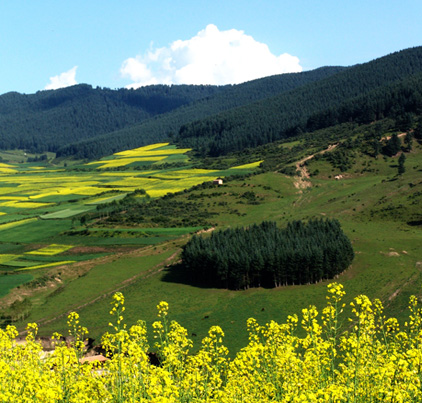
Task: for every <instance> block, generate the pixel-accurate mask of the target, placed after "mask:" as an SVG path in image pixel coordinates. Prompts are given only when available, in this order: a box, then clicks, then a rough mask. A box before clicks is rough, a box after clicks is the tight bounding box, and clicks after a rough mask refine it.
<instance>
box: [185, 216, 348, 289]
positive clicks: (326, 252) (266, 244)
mask: <svg viewBox="0 0 422 403" xmlns="http://www.w3.org/2000/svg"><path fill="white" fill-rule="evenodd" d="M353 258H354V252H353V248H352V245H351V242H350V240H349V239H348V238H347V236H346V235H345V234H344V233H343V231H342V229H341V226H340V223H339V222H338V221H337V220H335V219H314V220H310V221H308V222H302V221H292V222H290V223H288V224H287V226H286V227H285V228H278V227H277V225H276V223H275V222H269V221H265V222H263V223H261V224H259V225H258V224H254V225H251V226H249V227H247V228H235V229H231V228H229V229H226V230H224V231H215V232H213V233H212V235H211V236H210V237H203V236H197V235H195V236H193V237H192V238H191V240H190V241H189V242H188V243H187V244H186V245H185V246H184V247H183V251H182V265H183V267H184V268H185V270H186V271H187V272H188V273H189V275H190V276H192V278H193V279H194V280H195V281H197V282H199V283H200V284H202V285H206V286H210V287H223V288H228V289H246V288H249V287H260V286H262V287H278V286H282V285H291V284H309V283H316V282H318V281H320V280H323V279H329V278H333V277H334V276H335V275H337V274H339V273H341V272H343V271H344V270H345V269H347V267H348V266H349V265H350V264H351V262H352V260H353Z"/></svg>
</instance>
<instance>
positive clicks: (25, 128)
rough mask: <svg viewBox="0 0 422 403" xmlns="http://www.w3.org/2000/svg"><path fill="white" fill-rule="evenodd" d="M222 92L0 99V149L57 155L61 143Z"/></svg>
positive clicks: (77, 89) (181, 88)
mask: <svg viewBox="0 0 422 403" xmlns="http://www.w3.org/2000/svg"><path fill="white" fill-rule="evenodd" d="M223 89H224V87H217V86H208V85H199V86H194V85H178V86H167V85H154V86H148V87H143V88H140V89H137V90H127V89H119V90H110V89H107V88H103V89H102V88H96V89H94V88H92V87H91V86H90V85H86V84H81V85H75V86H71V87H67V88H62V89H58V90H51V91H39V92H37V93H36V94H31V95H25V94H19V93H16V92H10V93H7V94H4V95H2V96H0V149H13V148H20V149H27V150H29V151H32V152H42V151H57V149H58V148H59V147H61V146H63V145H65V144H69V143H72V142H76V141H80V140H82V139H86V138H90V137H93V136H97V135H99V134H104V133H109V132H112V131H115V130H119V129H122V128H124V127H127V126H130V125H133V124H136V123H139V122H142V121H144V120H146V119H149V118H151V117H154V116H156V115H159V114H162V113H166V112H169V111H171V110H174V109H176V108H179V107H180V106H182V105H186V104H189V103H191V102H193V101H196V100H198V99H202V98H206V97H209V96H211V95H214V94H216V93H218V92H220V91H222V90H223Z"/></svg>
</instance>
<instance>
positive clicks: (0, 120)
mask: <svg viewBox="0 0 422 403" xmlns="http://www.w3.org/2000/svg"><path fill="white" fill-rule="evenodd" d="M421 94H422V47H417V48H411V49H407V50H403V51H400V52H396V53H393V54H391V55H388V56H385V57H382V58H379V59H376V60H373V61H371V62H368V63H364V64H360V65H355V66H352V67H347V68H344V67H324V68H320V69H316V70H313V71H308V72H303V73H291V74H282V75H277V76H272V77H267V78H263V79H258V80H254V81H250V82H247V83H243V84H239V85H226V86H222V87H218V86H203V85H202V86H193V85H180V86H179V85H177V86H176V85H174V86H165V85H156V86H149V87H143V88H140V89H138V90H127V89H120V90H110V89H101V88H96V89H94V88H92V87H91V86H89V85H77V86H73V87H68V88H64V89H60V90H55V91H40V92H38V93H36V94H32V95H23V94H18V93H8V94H4V95H2V96H0V149H11V148H20V149H26V150H29V151H32V152H44V151H53V152H56V153H57V156H58V157H60V156H63V157H67V156H73V157H76V158H88V159H93V158H99V157H102V156H104V155H109V154H112V153H114V152H117V151H121V150H123V149H130V148H135V147H139V146H142V145H146V144H150V143H154V142H159V141H163V140H166V139H169V138H170V139H172V141H173V142H176V143H178V144H179V145H180V146H183V147H191V148H194V149H196V150H197V151H198V152H199V153H200V154H202V155H210V156H218V155H224V154H227V153H229V152H233V151H239V150H243V149H245V148H252V147H256V146H259V145H262V144H267V143H270V142H273V141H276V140H280V139H284V138H287V137H290V136H293V135H296V134H298V133H302V132H312V131H314V130H316V129H321V128H325V127H329V126H332V125H335V124H337V123H344V122H350V121H353V122H357V123H367V122H371V121H374V120H377V119H381V118H383V117H393V118H394V119H396V120H398V121H401V122H403V127H405V126H406V122H409V121H410V120H411V117H412V114H414V113H418V112H420V110H421V109H422V95H421Z"/></svg>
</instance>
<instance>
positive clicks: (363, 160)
mask: <svg viewBox="0 0 422 403" xmlns="http://www.w3.org/2000/svg"><path fill="white" fill-rule="evenodd" d="M297 145H298V142H292V143H288V144H287V145H286V146H288V147H293V146H297ZM150 147H151V148H150ZM154 150H155V151H156V152H155V153H154ZM169 151H171V152H172V154H169V157H172V158H173V157H174V156H178V158H179V159H180V160H183V161H185V163H186V167H180V166H179V165H178V166H177V167H174V168H172V167H171V165H164V162H163V161H165V158H161V157H163V154H159V153H164V152H169ZM177 151H178V150H176V149H175V148H174V147H171V146H168V145H156V147H155V148H154V147H153V146H149V147H148V148H147V149H144V150H140V149H137V150H128V151H127V152H122V153H118V154H116V155H114V156H110V157H108V158H104V159H103V160H101V161H98V162H95V163H90V164H89V165H87V166H83V165H82V166H79V169H80V170H79V171H75V172H73V173H72V172H71V171H67V172H66V171H64V170H62V172H60V173H58V172H50V173H43V171H42V170H38V171H37V173H33V174H31V175H41V176H44V177H47V176H48V175H54V176H55V177H57V176H58V175H60V174H62V175H63V177H64V178H66V179H64V180H63V184H65V183H67V184H70V183H75V182H78V186H77V188H78V189H80V188H83V191H80V192H81V193H84V194H83V195H82V194H79V195H78V194H76V193H75V195H74V196H73V194H71V193H68V194H66V201H65V200H64V199H61V200H60V201H57V202H54V195H53V194H52V190H51V189H50V190H47V189H41V188H40V189H39V195H42V197H41V196H40V197H39V195H37V194H32V196H31V198H30V200H37V201H40V202H41V201H43V202H46V203H50V205H48V206H45V205H43V206H39V207H36V208H28V207H26V208H22V210H20V211H19V213H17V212H16V213H12V212H10V209H13V208H15V209H17V208H18V207H11V206H7V208H8V209H9V210H7V211H6V210H4V212H5V214H3V215H2V216H0V218H5V217H7V216H8V215H9V214H10V215H11V217H13V220H11V221H10V224H11V226H10V227H9V228H8V227H5V228H4V229H1V226H0V242H1V243H0V271H2V272H3V273H4V275H3V276H2V277H0V279H1V280H2V279H6V278H7V281H8V283H6V282H4V283H2V288H1V289H0V292H3V295H4V297H3V300H4V301H8V300H7V298H11V297H12V296H14V295H17V294H14V292H13V289H14V287H17V286H19V287H20V289H25V290H28V289H31V290H32V291H33V293H32V294H29V297H28V298H30V300H31V307H30V309H29V310H28V311H27V312H26V315H25V317H24V319H20V318H17V319H16V322H15V323H16V324H17V325H18V327H19V328H20V329H23V328H24V326H25V324H26V323H27V322H28V321H35V322H38V323H39V324H40V332H41V334H43V335H51V333H52V332H54V331H61V332H63V333H65V332H66V315H65V314H66V313H67V312H69V311H70V310H73V309H77V310H78V312H79V313H80V315H81V323H82V324H83V325H85V326H87V327H88V328H89V330H90V336H91V337H93V338H95V339H96V342H99V339H98V337H99V336H100V335H101V334H102V333H104V332H105V331H106V330H107V327H108V322H109V319H108V313H109V310H110V298H111V295H112V294H113V292H115V291H117V290H119V291H122V292H123V293H124V295H125V297H126V305H127V310H126V311H125V320H126V321H127V323H128V324H132V323H135V322H136V321H137V320H138V319H143V320H146V322H147V324H148V326H151V324H152V322H153V321H154V320H155V318H156V309H155V306H156V305H157V304H158V302H160V301H162V300H165V301H167V302H168V303H169V304H170V316H171V318H172V319H175V320H177V321H178V322H179V323H181V324H182V325H183V326H185V327H187V328H188V330H189V332H190V336H191V338H192V339H193V340H194V343H195V346H196V347H199V345H200V340H201V339H202V338H203V337H204V336H205V335H206V333H207V331H208V329H209V327H210V326H212V325H217V324H218V325H220V326H222V328H223V330H224V331H225V333H226V344H227V345H228V347H229V348H230V350H231V351H236V350H237V349H239V348H240V347H241V346H244V345H245V344H246V343H247V340H246V337H247V333H246V320H247V319H248V318H249V317H251V316H252V317H255V318H256V319H257V320H258V321H259V323H266V322H268V321H270V320H276V321H283V320H285V319H286V317H287V315H290V314H292V313H297V314H298V315H300V313H301V309H302V308H304V307H307V306H308V305H309V304H315V305H317V307H322V306H323V305H324V302H325V294H326V286H327V284H328V283H329V282H330V281H332V280H330V281H322V282H320V283H318V284H311V285H301V286H288V287H281V288H277V289H264V288H256V289H249V290H244V291H230V290H223V289H213V288H201V287H197V286H195V285H194V284H192V283H191V282H190V279H189V276H188V275H187V274H186V273H184V272H183V270H182V269H180V267H179V266H178V265H177V261H178V259H179V253H180V251H181V247H182V246H183V244H184V243H185V242H186V241H187V240H188V239H189V237H190V236H191V234H192V233H195V232H197V231H199V230H201V229H202V228H204V227H206V228H211V230H213V228H216V229H217V230H218V229H219V228H226V227H228V226H231V227H236V226H247V225H250V224H253V223H259V222H261V221H264V220H272V221H276V222H277V223H278V224H279V225H280V226H283V225H285V224H286V223H287V222H289V221H292V220H307V219H310V218H315V217H330V218H336V219H338V220H339V221H340V223H341V225H342V228H343V230H344V232H345V233H346V234H347V235H348V237H349V238H350V239H351V241H352V244H353V247H354V250H355V259H354V261H353V263H352V265H351V267H350V268H349V269H348V270H346V271H345V272H344V273H342V274H341V275H339V276H338V278H336V281H339V282H341V283H343V284H344V286H345V289H346V292H347V296H346V301H347V302H350V301H351V300H352V299H353V298H354V297H355V296H357V295H359V294H366V295H368V296H369V297H371V298H375V297H376V298H380V299H381V300H382V301H383V302H384V304H385V306H386V307H387V310H388V315H390V314H391V315H394V316H397V317H398V318H399V319H400V320H402V319H403V318H405V317H406V315H407V311H406V306H407V299H408V297H409V296H410V295H411V294H420V288H421V285H422V248H421V247H420V246H421V245H422V232H421V227H420V224H419V225H410V224H409V223H412V222H413V221H415V217H418V214H420V213H419V207H418V206H420V203H419V202H420V197H421V196H420V195H421V190H420V189H421V179H420V177H421V176H420V172H421V170H422V158H421V156H422V147H421V146H420V145H415V147H414V150H413V151H412V153H410V154H409V156H408V158H407V162H406V172H405V173H404V174H403V175H400V176H399V175H397V157H394V158H388V159H384V158H382V157H379V158H378V159H374V158H369V157H365V156H358V157H356V159H355V162H354V165H353V167H352V168H351V169H349V170H348V171H347V172H344V173H342V179H341V180H336V179H334V177H335V176H336V175H337V174H340V173H341V172H339V171H338V170H336V169H334V168H333V167H332V166H331V165H330V164H329V163H328V162H327V161H326V160H323V159H320V158H315V159H311V160H309V161H308V163H307V166H306V168H307V170H308V171H309V172H310V173H311V177H310V179H308V181H309V182H310V184H311V186H309V187H305V188H298V187H297V182H298V180H299V178H298V177H296V176H286V175H284V174H281V173H277V172H261V173H258V171H256V167H257V165H258V163H255V164H252V165H249V164H246V165H240V166H239V167H238V168H231V169H226V168H224V170H217V169H214V170H208V171H206V170H204V169H198V168H196V169H195V168H192V167H191V168H189V165H190V162H189V160H188V159H187V156H186V154H185V152H186V151H185V150H183V151H184V153H177ZM158 157H160V158H158ZM136 158H144V159H145V158H149V166H148V167H147V168H145V166H144V167H143V168H142V169H139V166H137V165H136V164H134V161H135V160H136ZM300 158H303V156H298V159H300ZM119 160H120V162H121V163H122V164H124V165H121V166H120V168H119V165H118V162H117V161H119ZM141 162H142V163H144V162H145V161H143V160H142V161H141ZM160 165H161V166H162V167H163V169H161V170H160V169H159V167H160ZM233 165H235V164H233ZM133 166H135V167H136V169H133V168H131V167H133ZM169 166H170V167H169ZM122 167H123V168H124V169H123V168H122ZM85 168H86V169H87V170H86V171H85V170H84V169H85ZM117 168H119V169H117ZM50 171H51V169H50ZM53 171H54V170H53ZM254 171H255V172H256V174H254V175H251V176H246V177H242V178H241V179H234V180H233V179H230V178H229V176H230V175H234V174H239V173H244V174H247V173H251V172H254ZM73 174H74V176H73V180H72V179H71V178H72V175H73ZM8 175H10V176H12V174H8ZM25 175H27V174H25ZM25 175H23V174H22V173H16V174H14V176H15V178H14V180H15V182H13V183H14V184H15V187H13V186H11V185H7V187H8V188H12V189H15V193H13V192H11V193H9V195H10V196H9V197H11V196H14V197H18V196H19V197H20V196H21V195H23V194H22V193H20V192H19V191H18V190H19V189H20V186H21V185H19V184H18V182H16V178H19V177H21V176H25ZM25 177H26V176H25ZM217 177H225V178H227V181H226V180H225V181H224V183H223V185H221V186H205V187H204V186H202V187H201V186H196V185H199V184H200V183H202V182H204V181H207V180H208V181H209V180H212V179H214V178H217ZM88 178H89V179H88ZM83 181H86V183H83ZM49 182H50V183H51V181H49V180H46V181H45V183H49ZM88 182H89V183H88ZM10 183H12V180H10ZM31 183H34V181H32V182H31ZM135 185H136V186H135ZM32 186H34V185H32ZM64 186H65V185H63V187H64ZM107 186H108V187H107ZM195 186H196V187H195ZM70 187H71V186H70V185H69V189H70ZM23 188H24V189H26V190H24V191H26V192H27V193H28V194H29V193H30V192H31V190H30V189H31V186H30V185H29V184H25V186H23ZM188 188H190V190H185V189H188ZM72 189H74V188H72ZM104 189H107V191H105V192H104V191H103V190H104ZM136 189H143V190H144V191H145V193H143V192H142V194H141V193H137V194H136V195H135V197H136V198H137V199H136V200H139V201H140V202H145V203H148V202H149V201H151V200H158V199H159V200H161V203H162V204H160V205H158V207H157V208H158V209H162V210H163V211H164V210H165V211H167V208H170V207H171V206H174V205H182V206H186V209H185V210H186V211H181V212H180V215H181V218H183V217H184V216H186V217H189V216H191V215H198V216H200V215H202V214H203V215H204V217H208V218H207V220H208V221H209V225H207V226H188V225H187V226H184V227H181V226H178V227H165V226H160V225H159V224H154V215H153V213H151V214H152V215H151V217H150V216H145V217H144V221H140V222H137V223H132V225H129V224H130V223H125V225H118V224H114V225H110V223H109V222H108V221H107V217H106V214H108V212H107V211H108V210H107V206H110V208H112V207H113V206H119V203H121V202H123V201H124V200H125V197H126V196H127V195H129V194H132V192H134V191H135V190H136ZM32 190H34V187H32ZM97 190H101V192H100V191H98V192H97V193H96V191H97ZM69 191H70V190H69ZM63 193H65V192H64V191H63V190H60V192H59V191H58V192H57V197H61V195H62V194H63ZM167 193H174V195H172V196H166V197H165V198H160V197H161V196H164V195H166V194H167ZM146 194H148V197H147V196H146ZM26 197H29V196H26ZM10 200H11V201H12V200H14V201H15V202H16V203H19V202H23V201H24V200H23V199H22V200H21V199H10ZM97 206H100V207H101V208H103V207H104V209H100V210H97ZM123 206H124V210H123V211H121V212H120V213H119V214H121V216H122V217H124V216H125V215H127V214H130V213H131V210H130V208H131V207H130V204H128V205H123ZM100 207H99V208H100ZM0 209H1V206H0ZM85 209H87V210H85ZM0 211H1V210H0ZM37 211H38V212H41V214H39V215H37ZM72 212H75V214H72ZM95 212H97V216H93V217H94V218H93V219H92V220H91V221H88V222H86V223H82V222H81V220H80V218H81V217H83V214H85V213H87V214H88V215H89V214H91V213H95ZM17 214H18V216H19V220H27V221H24V222H23V223H20V224H19V223H18V221H19V220H17V219H16V217H17ZM81 214H82V215H81ZM154 214H155V213H154ZM14 222H15V224H13V223H14ZM2 223H5V224H6V225H7V224H8V221H7V220H4V221H2ZM204 236H207V234H204ZM54 245H63V246H62V248H64V245H68V246H69V248H68V249H63V250H60V247H59V246H54ZM37 251H38V252H37ZM43 251H44V253H43ZM46 251H47V252H49V253H50V254H49V253H47V252H46ZM28 252H31V253H28ZM33 252H35V253H33ZM54 252H57V253H54ZM2 256H3V257H4V258H2ZM70 261H72V262H73V263H67V264H65V262H70ZM60 262H62V263H63V264H62V265H60ZM42 264H57V265H52V266H45V267H44V268H43V267H42ZM38 266H40V267H39V268H37V267H38ZM34 267H35V269H33V268H34ZM6 274H7V275H6ZM13 278H14V279H15V283H13V281H12V280H11V279H13ZM37 278H46V279H47V280H46V281H47V284H48V285H49V286H44V287H39V288H38V289H35V290H34V289H33V288H31V284H33V283H34V281H36V279H37ZM34 279H35V280H34ZM1 280H0V281H1ZM25 282H26V283H27V285H25ZM22 287H23V288H22ZM2 290H3V291H2ZM16 290H18V289H16V288H15V292H16ZM7 292H9V294H8V295H5V294H6V293H7ZM9 301H10V300H9ZM5 313H7V310H5ZM152 342H153V341H152V340H151V343H152Z"/></svg>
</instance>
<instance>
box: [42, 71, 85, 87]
mask: <svg viewBox="0 0 422 403" xmlns="http://www.w3.org/2000/svg"><path fill="white" fill-rule="evenodd" d="M77 68H78V66H75V67H72V68H71V69H70V70H68V71H65V72H64V73H62V74H59V75H57V76H54V77H50V83H49V84H47V85H46V86H45V88H44V89H45V90H57V89H58V88H64V87H69V86H70V85H75V84H78V83H77V82H76V79H75V77H76V69H77Z"/></svg>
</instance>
